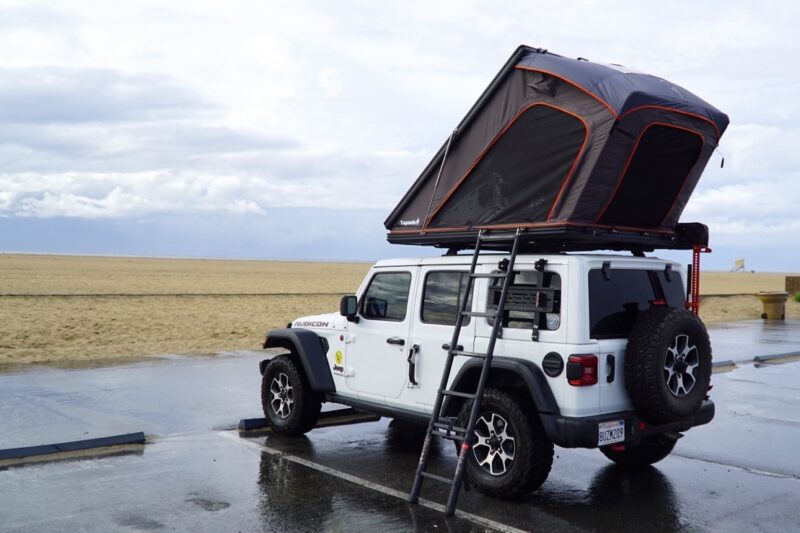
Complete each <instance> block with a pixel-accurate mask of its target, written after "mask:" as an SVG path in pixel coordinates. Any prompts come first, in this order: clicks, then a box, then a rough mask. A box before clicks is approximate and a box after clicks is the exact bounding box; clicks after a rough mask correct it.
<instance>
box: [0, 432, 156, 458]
mask: <svg viewBox="0 0 800 533" xmlns="http://www.w3.org/2000/svg"><path fill="white" fill-rule="evenodd" d="M145 440H146V438H145V435H144V433H142V432H141V431H140V432H138V433H126V434H124V435H114V436H111V437H101V438H98V439H86V440H76V441H71V442H60V443H58V444H42V445H40V446H26V447H24V448H8V449H6V450H0V460H5V459H24V458H26V457H33V456H36V455H50V454H54V453H63V452H76V451H81V450H90V449H92V448H105V447H108V446H120V445H124V444H144V443H145Z"/></svg>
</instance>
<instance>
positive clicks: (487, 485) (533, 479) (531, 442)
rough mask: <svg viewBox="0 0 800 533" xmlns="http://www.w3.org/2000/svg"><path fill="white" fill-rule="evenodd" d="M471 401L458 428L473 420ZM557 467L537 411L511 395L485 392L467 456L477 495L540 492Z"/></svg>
mask: <svg viewBox="0 0 800 533" xmlns="http://www.w3.org/2000/svg"><path fill="white" fill-rule="evenodd" d="M471 409H472V401H471V400H470V401H468V402H466V403H465V404H464V406H463V407H462V408H461V412H460V413H459V415H458V424H459V426H460V427H466V425H467V422H468V421H469V414H470V410H471ZM552 465H553V443H552V442H550V440H548V438H547V436H546V435H545V433H544V428H543V427H542V424H541V422H540V420H539V417H538V415H537V413H536V411H535V409H531V408H530V407H529V406H528V405H525V406H524V408H523V405H522V404H521V403H520V402H519V401H518V400H517V399H516V398H514V397H513V396H511V395H510V394H508V393H506V392H503V391H500V390H496V389H486V390H485V392H484V396H483V401H482V402H481V409H480V412H479V414H478V420H477V422H476V424H475V444H474V445H473V446H472V449H471V450H469V451H468V452H467V475H468V476H469V480H470V483H472V485H474V486H475V488H476V489H477V490H478V492H481V493H483V494H487V495H489V496H495V497H498V498H515V497H519V496H523V495H525V494H529V493H530V492H532V491H534V490H536V489H538V488H539V487H540V486H541V485H542V483H544V482H545V480H546V479H547V475H548V474H549V473H550V467H551V466H552Z"/></svg>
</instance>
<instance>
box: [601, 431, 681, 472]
mask: <svg viewBox="0 0 800 533" xmlns="http://www.w3.org/2000/svg"><path fill="white" fill-rule="evenodd" d="M675 442H676V441H675V440H673V439H668V438H666V437H659V436H654V437H648V438H646V439H643V440H642V442H641V443H639V444H637V445H636V446H614V445H612V446H604V447H602V448H600V451H601V452H603V455H605V456H606V457H608V458H609V459H611V460H612V461H614V462H615V463H617V464H618V465H620V466H625V467H633V468H638V467H643V466H649V465H652V464H654V463H657V462H659V461H660V460H662V459H664V458H665V457H666V456H668V455H669V454H670V453H672V449H673V448H675Z"/></svg>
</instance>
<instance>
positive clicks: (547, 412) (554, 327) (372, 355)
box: [261, 253, 714, 497]
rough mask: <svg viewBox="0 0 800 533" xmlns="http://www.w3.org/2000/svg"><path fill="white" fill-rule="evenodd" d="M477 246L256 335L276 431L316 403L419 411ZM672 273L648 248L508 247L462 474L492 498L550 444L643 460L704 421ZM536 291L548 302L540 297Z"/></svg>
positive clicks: (425, 413) (455, 412) (689, 335)
mask: <svg viewBox="0 0 800 533" xmlns="http://www.w3.org/2000/svg"><path fill="white" fill-rule="evenodd" d="M505 257H507V254H502V253H486V254H482V255H481V256H479V257H478V260H477V267H476V273H478V274H481V273H483V274H490V273H492V272H496V271H497V270H498V269H499V270H503V269H504V261H503V260H504V258H505ZM471 260H472V256H471V255H447V256H443V257H432V258H423V259H396V260H386V261H381V262H379V263H377V264H376V265H375V266H374V267H372V269H371V270H370V272H369V274H368V275H367V277H366V278H365V280H364V281H363V283H362V284H361V287H360V288H359V290H358V292H357V294H356V295H355V296H352V295H349V296H344V297H343V298H342V302H341V309H340V311H339V312H338V313H330V314H324V315H315V316H308V317H302V318H298V319H296V320H295V321H294V322H292V323H291V324H290V325H289V327H288V328H286V329H280V330H274V331H270V332H268V334H267V338H266V339H265V342H264V347H265V348H268V347H282V348H284V349H285V350H286V352H287V353H285V354H284V355H280V356H277V357H275V358H273V359H269V360H265V361H262V362H261V374H262V376H263V383H262V403H263V408H264V412H265V414H266V416H267V417H268V419H269V422H270V424H271V426H272V428H273V430H274V431H275V432H277V433H279V434H283V435H289V436H297V435H302V434H304V433H306V432H308V431H309V430H311V429H312V428H313V427H314V426H315V424H316V422H317V417H318V415H319V412H320V406H321V404H322V402H335V403H338V404H345V405H350V406H352V407H355V408H357V409H359V410H363V411H366V412H370V413H376V414H380V415H385V416H390V417H394V418H400V419H406V420H410V421H416V422H419V423H421V424H427V423H428V422H429V420H430V417H431V411H432V408H433V405H434V402H435V399H436V396H437V392H438V388H439V386H440V380H441V377H442V373H443V366H444V363H445V360H446V357H447V350H448V349H449V348H450V346H449V344H448V343H449V342H450V339H451V336H452V333H453V328H454V324H455V322H456V316H457V314H458V309H459V303H460V302H459V298H460V297H461V295H463V293H464V288H465V285H466V283H467V280H468V279H469V277H468V271H469V268H470V262H471ZM542 260H544V261H542ZM505 264H506V265H507V262H506V263H505ZM537 266H538V268H539V269H542V270H543V275H542V276H541V277H540V276H538V274H539V273H538V272H536V270H535V269H536V268H537ZM680 271H681V269H680V265H679V264H677V263H673V262H671V261H666V260H662V259H657V258H645V257H630V256H623V255H599V254H554V255H519V256H517V258H516V263H515V266H514V276H513V278H512V285H511V286H510V289H509V294H508V298H507V301H506V305H505V310H504V312H503V313H502V316H500V317H498V319H500V320H502V330H501V332H502V334H501V337H500V338H498V339H497V343H496V346H495V349H494V358H493V360H492V366H491V370H490V373H489V375H488V381H487V385H486V389H485V393H484V396H483V400H482V403H481V410H480V415H479V418H478V421H477V425H476V428H475V436H476V438H475V441H474V444H473V446H472V450H471V453H470V454H469V458H468V462H467V473H468V476H469V480H470V483H471V484H472V485H474V486H475V487H476V488H477V489H478V490H479V491H481V492H483V493H486V494H490V495H494V496H499V497H513V496H519V495H521V494H525V493H528V492H530V491H532V490H535V489H536V488H538V487H539V486H540V485H541V484H542V483H543V482H544V481H545V479H546V478H547V475H548V473H549V471H550V467H551V464H552V459H553V445H554V444H555V445H558V446H562V447H566V448H570V447H582V448H599V449H600V451H601V452H603V454H605V455H606V456H607V457H608V458H609V459H611V460H612V461H614V462H616V463H619V464H622V465H626V466H643V465H649V464H652V463H655V462H657V461H659V460H661V459H663V458H664V457H666V456H667V455H668V454H669V453H670V452H671V451H672V449H673V447H674V445H675V442H676V440H677V439H678V438H680V436H681V432H683V431H686V430H688V429H690V428H691V427H694V426H697V425H701V424H706V423H708V422H710V421H711V419H712V418H713V416H714V404H713V403H712V402H711V401H710V400H709V399H708V396H707V392H708V390H709V381H710V376H711V346H710V343H709V338H708V334H707V332H706V329H705V327H704V326H703V323H702V322H701V321H700V320H699V318H698V317H697V316H696V315H695V314H693V313H692V312H691V311H688V310H687V309H686V294H687V290H686V285H685V282H684V280H683V276H682V275H681V272H680ZM538 279H542V280H543V283H542V285H543V286H542V287H538V286H536V282H537V280H538ZM501 285H502V282H501V281H500V280H499V279H498V278H496V277H495V278H492V277H490V276H486V277H485V278H480V277H477V279H475V281H474V286H473V289H472V291H471V295H470V299H471V302H468V307H467V308H468V309H471V310H472V311H473V316H472V317H471V318H465V319H464V323H463V327H462V330H461V333H460V337H459V339H460V340H459V344H460V346H458V347H456V349H457V350H459V352H462V351H463V352H465V354H464V355H463V356H459V357H456V358H455V361H454V364H453V368H452V372H451V374H450V376H451V379H450V382H449V386H448V388H449V389H451V390H453V391H461V392H463V393H473V392H474V391H475V389H476V385H477V380H478V377H479V375H480V372H481V366H482V365H483V361H481V360H478V359H476V358H472V357H469V356H468V354H469V353H470V352H474V353H480V352H486V350H487V343H488V340H489V337H490V335H491V329H492V321H493V320H494V318H492V317H491V316H489V317H487V316H475V314H477V315H480V314H481V313H483V314H484V315H491V314H492V313H491V311H492V309H493V307H494V308H496V307H497V302H498V300H499V293H500V287H501ZM540 298H542V299H544V302H545V303H544V304H543V303H542V302H541V301H539V302H537V305H538V306H539V307H535V306H534V304H533V301H534V300H535V299H540ZM542 305H544V306H545V307H546V310H547V312H542V311H541V309H542ZM531 309H538V311H531ZM467 395H468V394H465V395H464V396H465V397H459V396H457V395H455V396H454V395H451V396H448V397H447V398H446V401H445V404H444V406H443V413H442V414H443V415H449V416H452V417H459V421H460V420H462V419H466V418H468V416H469V408H470V406H471V403H472V400H471V399H468V398H466V396H467ZM447 400H449V401H447Z"/></svg>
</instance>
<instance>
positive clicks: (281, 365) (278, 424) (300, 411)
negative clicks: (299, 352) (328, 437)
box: [261, 355, 322, 437]
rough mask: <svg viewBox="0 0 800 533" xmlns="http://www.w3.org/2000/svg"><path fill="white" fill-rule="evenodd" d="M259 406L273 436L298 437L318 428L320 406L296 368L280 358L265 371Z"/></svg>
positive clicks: (272, 362)
mask: <svg viewBox="0 0 800 533" xmlns="http://www.w3.org/2000/svg"><path fill="white" fill-rule="evenodd" d="M261 406H262V407H263V409H264V414H265V415H266V417H267V418H268V419H269V424H270V427H271V428H272V430H273V431H274V432H275V433H278V434H280V435H286V436H288V437H299V436H300V435H303V434H305V433H308V432H309V431H311V430H312V429H313V428H314V426H316V425H317V419H318V418H319V411H320V408H321V406H322V403H321V401H320V398H319V395H318V394H316V393H314V391H312V390H311V387H310V386H309V384H308V380H306V379H305V376H303V374H302V373H301V372H300V370H299V369H298V368H297V365H295V364H294V362H293V361H292V360H291V359H290V358H289V357H287V356H285V355H281V356H278V357H276V358H275V359H273V360H272V361H270V362H269V364H268V365H267V368H266V369H265V370H264V376H263V377H262V379H261Z"/></svg>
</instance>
